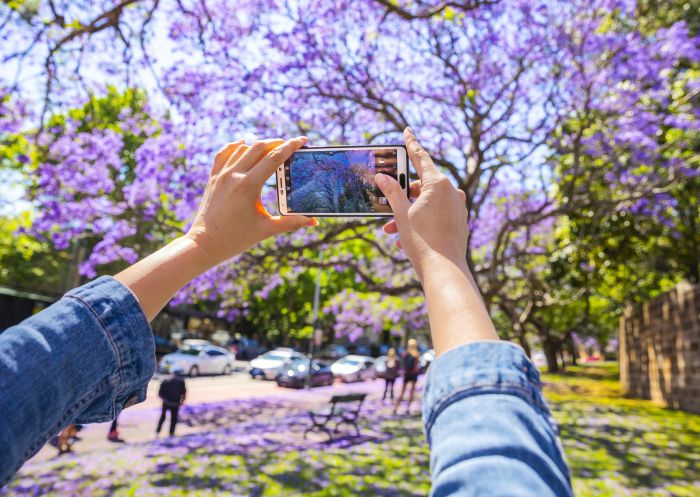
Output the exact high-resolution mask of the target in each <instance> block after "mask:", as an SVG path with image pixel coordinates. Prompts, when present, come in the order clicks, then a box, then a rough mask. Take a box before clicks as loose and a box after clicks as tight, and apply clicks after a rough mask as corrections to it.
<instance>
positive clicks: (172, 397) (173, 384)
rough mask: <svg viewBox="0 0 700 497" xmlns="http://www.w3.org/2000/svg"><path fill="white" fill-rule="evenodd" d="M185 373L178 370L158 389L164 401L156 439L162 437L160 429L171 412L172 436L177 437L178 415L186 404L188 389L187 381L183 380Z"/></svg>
mask: <svg viewBox="0 0 700 497" xmlns="http://www.w3.org/2000/svg"><path fill="white" fill-rule="evenodd" d="M183 376H184V372H183V371H181V370H176V371H175V373H174V374H173V375H172V376H170V377H169V378H166V379H165V380H163V381H162V382H161V384H160V388H159V389H158V397H160V398H161V399H162V400H163V407H162V408H161V411H160V419H159V420H158V427H157V428H156V437H157V436H158V435H160V429H161V428H162V427H163V423H164V422H165V414H166V413H167V412H170V436H171V437H172V436H173V435H175V426H177V415H178V412H179V411H180V406H181V405H182V404H183V403H184V402H185V396H186V395H187V388H185V380H184V379H183Z"/></svg>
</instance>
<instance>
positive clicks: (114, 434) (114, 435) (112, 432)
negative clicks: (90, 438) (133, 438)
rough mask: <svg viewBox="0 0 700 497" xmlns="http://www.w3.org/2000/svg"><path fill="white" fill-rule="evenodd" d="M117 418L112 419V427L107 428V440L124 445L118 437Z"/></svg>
mask: <svg viewBox="0 0 700 497" xmlns="http://www.w3.org/2000/svg"><path fill="white" fill-rule="evenodd" d="M118 419H119V416H117V417H116V418H114V421H112V425H111V426H110V427H109V433H108V434H107V440H109V441H110V442H117V443H124V440H123V439H122V438H121V437H120V436H119V423H118V422H117V420H118Z"/></svg>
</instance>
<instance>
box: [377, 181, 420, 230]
mask: <svg viewBox="0 0 700 497" xmlns="http://www.w3.org/2000/svg"><path fill="white" fill-rule="evenodd" d="M374 181H375V182H376V183H377V186H378V187H379V188H380V189H381V190H382V193H384V196H385V197H386V198H387V200H388V201H389V205H390V206H391V210H392V211H394V217H395V218H396V219H398V220H399V222H401V220H402V219H403V218H404V217H405V216H406V213H407V212H408V208H409V207H411V202H410V200H408V197H407V196H406V192H405V191H404V190H403V188H401V185H399V182H398V181H396V180H395V179H394V178H392V177H391V176H389V175H388V174H382V173H379V174H375V175H374Z"/></svg>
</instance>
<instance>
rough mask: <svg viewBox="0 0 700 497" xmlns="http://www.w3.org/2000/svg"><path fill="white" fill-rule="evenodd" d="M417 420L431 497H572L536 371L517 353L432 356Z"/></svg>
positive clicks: (493, 345) (503, 347)
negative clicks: (420, 425)
mask: <svg viewBox="0 0 700 497" xmlns="http://www.w3.org/2000/svg"><path fill="white" fill-rule="evenodd" d="M423 421H424V424H425V431H426V435H427V437H428V443H429V444H430V470H431V473H432V481H433V486H432V490H431V495H432V496H434V497H444V496H447V495H459V496H479V497H485V496H513V495H517V496H519V497H527V496H532V497H535V496H537V497H549V496H552V497H555V496H556V497H566V496H573V492H572V489H571V480H570V476H569V469H568V467H567V464H566V461H565V459H564V453H563V450H562V447H561V443H560V442H559V439H558V437H557V426H556V424H555V422H554V420H553V419H552V416H551V414H550V412H549V408H548V406H547V403H546V402H545V400H544V398H543V397H542V393H541V390H540V381H539V373H538V371H537V369H536V368H535V366H534V365H533V364H532V363H531V362H530V360H529V359H528V358H527V356H526V355H525V353H524V352H523V350H522V349H521V348H520V347H518V346H516V345H514V344H511V343H508V342H476V343H471V344H468V345H463V346H461V347H458V348H456V349H453V350H450V351H448V352H446V353H445V354H443V355H441V356H440V357H438V358H437V359H436V360H435V362H433V364H432V365H431V366H430V370H429V372H428V379H427V383H426V388H425V393H424V396H423Z"/></svg>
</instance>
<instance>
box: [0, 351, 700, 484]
mask: <svg viewBox="0 0 700 497" xmlns="http://www.w3.org/2000/svg"><path fill="white" fill-rule="evenodd" d="M543 381H544V382H545V394H546V396H547V398H548V400H549V402H550V405H551V407H552V410H553V412H554V416H555V417H556V419H557V421H558V422H559V426H560V434H561V438H562V442H563V445H564V448H565V451H566V454H567V458H568V461H569V464H570V466H571V469H572V474H573V484H574V490H575V493H576V495H577V496H578V497H588V496H625V495H626V496H640V497H641V496H645V497H647V496H651V497H653V496H680V497H683V496H700V416H697V415H692V414H688V413H683V412H678V411H671V410H667V409H662V408H659V407H656V406H654V405H653V404H651V403H650V402H647V401H641V400H632V399H625V398H623V396H622V394H621V392H620V388H619V384H618V381H617V369H616V366H615V365H614V364H602V365H593V366H582V367H578V368H571V369H570V370H569V371H567V373H566V374H557V375H551V374H545V375H543ZM276 402H277V401H275V400H256V401H247V402H244V401H235V402H233V401H232V402H229V403H221V404H218V405H205V406H199V407H197V408H196V409H193V410H192V411H191V413H190V417H191V418H192V419H190V421H191V422H194V423H197V422H202V423H209V422H211V421H212V420H215V421H217V424H216V425H215V426H211V427H209V425H207V430H208V431H206V432H203V433H200V434H195V435H189V436H185V437H179V438H175V439H170V440H161V441H158V442H153V443H147V444H140V445H128V446H125V447H121V448H119V449H117V450H113V451H103V452H99V453H91V454H87V455H83V456H74V457H66V458H61V459H55V460H51V461H46V462H42V463H32V464H28V465H27V466H25V468H23V470H22V472H21V473H20V474H19V475H18V477H16V478H15V480H13V482H11V483H10V485H9V486H8V487H6V488H5V489H3V490H0V496H6V495H7V496H9V495H13V496H14V495H19V496H29V495H49V496H51V495H55V496H63V495H90V496H96V497H100V496H115V497H127V496H139V497H141V496H156V495H168V496H189V495H197V496H204V495H206V496H219V495H222V496H223V495H226V496H240V495H246V496H255V497H268V496H278V495H285V496H302V495H304V496H311V497H331V496H351V495H372V496H410V497H413V496H415V497H417V496H425V495H427V494H428V492H429V490H430V477H429V473H428V457H429V454H428V449H427V447H426V445H425V441H424V436H423V432H422V425H421V422H420V419H419V417H418V416H411V417H402V418H395V417H393V416H392V415H391V414H390V408H389V407H388V406H382V405H381V404H379V402H378V401H369V402H368V403H367V405H366V410H365V419H364V425H363V427H362V430H363V436H362V437H361V438H360V439H352V438H348V439H342V438H341V439H340V440H339V441H337V442H335V443H332V444H330V445H328V444H325V443H323V440H324V439H325V438H324V437H321V438H316V439H313V437H312V439H310V440H304V439H303V437H302V433H303V430H304V429H305V428H306V427H307V426H308V421H307V418H306V416H305V413H304V412H303V411H300V410H299V409H298V406H297V407H294V405H290V404H289V403H287V404H284V405H283V404H280V403H276ZM227 415H228V417H227Z"/></svg>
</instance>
